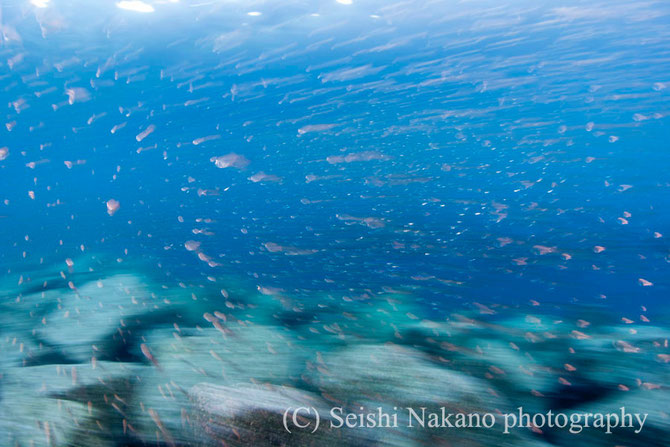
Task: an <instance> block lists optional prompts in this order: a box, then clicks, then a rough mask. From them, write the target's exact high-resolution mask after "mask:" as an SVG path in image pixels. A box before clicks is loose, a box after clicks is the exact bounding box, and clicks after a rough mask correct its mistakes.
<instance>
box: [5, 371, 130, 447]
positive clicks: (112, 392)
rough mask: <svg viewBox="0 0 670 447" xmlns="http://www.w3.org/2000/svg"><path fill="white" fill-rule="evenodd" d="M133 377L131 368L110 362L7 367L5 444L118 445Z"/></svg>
mask: <svg viewBox="0 0 670 447" xmlns="http://www.w3.org/2000/svg"><path fill="white" fill-rule="evenodd" d="M133 373H134V369H133V367H132V366H130V365H124V364H121V363H107V362H99V363H98V364H97V365H96V367H95V368H93V367H92V365H90V364H89V365H43V366H34V367H27V368H20V367H14V368H8V369H6V370H5V371H4V372H3V374H2V380H1V381H0V389H1V391H2V393H1V396H2V397H1V400H0V433H1V435H0V445H8V446H10V445H12V446H13V445H19V446H30V445H34V446H65V445H80V446H84V445H96V446H97V445H100V446H107V445H108V446H114V445H116V444H115V439H120V438H122V437H123V422H122V420H123V413H124V412H125V411H127V408H126V403H127V402H128V399H129V396H130V393H131V391H132V377H133Z"/></svg>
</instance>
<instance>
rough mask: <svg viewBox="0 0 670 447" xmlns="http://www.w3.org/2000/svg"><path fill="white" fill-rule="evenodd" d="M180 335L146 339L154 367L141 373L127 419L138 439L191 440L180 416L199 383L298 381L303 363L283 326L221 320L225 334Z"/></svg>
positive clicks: (159, 332) (163, 334) (165, 333)
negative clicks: (227, 322)
mask: <svg viewBox="0 0 670 447" xmlns="http://www.w3.org/2000/svg"><path fill="white" fill-rule="evenodd" d="M221 328H222V329H223V328H224V326H221ZM181 334H182V335H179V332H177V331H167V330H156V331H153V332H152V333H150V334H148V335H147V337H146V338H147V340H146V346H147V348H148V349H149V350H150V352H151V355H152V356H153V358H154V359H155V361H156V363H157V365H158V366H156V367H155V366H151V367H150V368H149V371H147V372H146V373H145V374H143V376H142V378H141V382H140V383H139V388H138V390H137V393H136V395H135V397H134V405H133V412H132V414H131V415H130V418H131V420H132V421H133V425H134V426H135V428H136V430H137V432H138V436H139V437H140V438H141V439H145V440H155V439H156V436H157V435H158V436H159V437H164V433H163V432H165V433H169V434H170V436H171V437H172V438H173V439H174V441H175V442H188V441H190V439H191V438H190V436H191V434H189V433H185V432H184V431H183V428H184V415H185V414H188V412H189V411H190V402H189V400H188V396H187V394H188V390H189V389H190V388H191V387H193V386H194V385H196V384H197V383H200V382H203V381H208V382H212V383H215V384H217V385H240V386H242V385H246V386H248V385H251V384H254V383H272V384H278V385H283V384H291V383H294V382H296V381H297V380H298V375H299V372H300V370H301V367H302V364H303V362H302V361H301V360H300V359H301V357H300V356H299V355H298V354H297V353H296V351H297V350H298V349H299V346H298V345H297V344H296V343H295V341H294V339H293V337H292V336H291V333H290V331H288V330H286V329H282V328H278V327H270V326H262V325H252V324H243V323H240V322H238V323H230V324H225V330H224V331H223V332H221V331H219V330H217V329H213V328H208V329H201V330H200V331H198V330H186V329H184V330H182V331H181ZM149 410H152V411H153V412H154V413H155V416H156V417H157V418H159V419H160V421H161V424H162V425H163V427H164V430H161V429H159V428H158V427H157V424H156V422H155V419H156V417H153V416H152V415H151V414H150V413H149Z"/></svg>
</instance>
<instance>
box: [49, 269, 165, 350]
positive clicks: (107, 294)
mask: <svg viewBox="0 0 670 447" xmlns="http://www.w3.org/2000/svg"><path fill="white" fill-rule="evenodd" d="M163 308H165V306H163V305H162V303H161V301H160V300H159V299H158V298H157V297H155V296H154V295H153V294H152V293H151V291H150V290H149V289H148V287H147V286H146V282H144V281H143V280H142V279H141V278H140V277H138V276H135V275H124V274H119V275H115V276H111V277H109V278H105V279H102V280H99V281H95V282H87V283H85V284H83V285H81V286H80V287H79V288H78V289H77V290H69V291H61V296H60V297H59V302H58V309H57V310H54V311H53V312H50V313H48V314H46V315H45V316H44V319H43V320H42V321H41V322H40V323H39V324H36V336H37V337H38V338H39V339H40V340H41V341H43V343H44V344H46V345H48V346H52V347H56V348H58V349H59V350H60V351H61V352H63V354H64V355H65V356H67V358H68V359H70V360H74V361H77V362H86V361H89V360H90V359H91V357H97V358H98V359H110V360H113V359H115V358H116V357H118V355H119V352H123V351H124V349H125V346H126V345H127V344H128V343H129V341H130V340H132V338H133V335H132V334H131V330H132V329H135V328H138V329H139V327H140V326H143V327H148V326H151V324H152V319H153V320H156V319H158V317H159V315H160V314H159V311H160V310H161V309H163Z"/></svg>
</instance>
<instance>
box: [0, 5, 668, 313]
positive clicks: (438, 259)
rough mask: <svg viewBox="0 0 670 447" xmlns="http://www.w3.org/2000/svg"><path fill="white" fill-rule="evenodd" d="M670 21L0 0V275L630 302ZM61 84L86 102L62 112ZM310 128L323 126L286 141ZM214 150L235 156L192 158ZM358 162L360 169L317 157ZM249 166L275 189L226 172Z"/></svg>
mask: <svg viewBox="0 0 670 447" xmlns="http://www.w3.org/2000/svg"><path fill="white" fill-rule="evenodd" d="M255 10H258V11H259V12H261V13H262V15H260V16H249V15H247V12H248V11H255ZM669 12H670V9H668V7H667V4H665V3H664V2H649V3H643V4H636V3H632V2H621V1H618V2H608V3H602V4H599V3H595V4H594V3H593V2H586V3H585V2H569V4H565V5H563V6H561V7H553V6H552V5H550V4H549V3H547V2H522V1H518V2H508V3H506V4H498V3H491V2H468V3H451V2H422V3H421V4H419V3H412V4H409V3H408V4H403V3H398V4H385V3H383V2H361V3H360V4H359V3H358V2H357V3H355V4H352V5H344V4H338V3H335V2H333V3H330V2H324V3H316V4H302V3H290V2H288V3H284V2H282V3H278V4H266V3H263V2H259V3H254V4H243V3H237V2H226V3H219V2H202V3H201V4H197V3H196V2H180V3H174V4H169V3H167V4H158V5H156V6H155V12H154V13H150V14H143V13H137V12H134V11H127V10H123V9H120V8H117V7H115V5H114V4H113V3H102V4H95V5H91V4H88V3H76V2H58V1H53V2H51V3H50V4H48V7H47V8H36V7H34V6H32V5H30V4H27V3H26V2H16V1H10V2H4V3H3V5H2V23H3V30H5V31H4V33H5V40H4V43H3V45H2V48H1V57H0V59H2V86H3V89H2V97H3V102H4V103H6V104H8V107H7V109H6V112H5V116H4V117H3V119H4V122H6V123H14V124H11V125H12V126H13V127H12V128H11V131H8V130H7V128H5V129H2V131H1V132H2V144H1V146H3V147H7V148H8V149H9V156H8V157H7V158H6V159H5V160H3V161H2V162H0V166H1V168H2V171H1V172H2V176H1V178H0V182H1V186H2V187H1V191H2V199H3V200H4V201H5V203H4V204H3V205H1V208H0V213H1V214H2V215H4V216H6V217H5V218H4V219H2V221H1V224H2V236H1V237H2V244H3V247H5V249H3V250H2V252H1V253H0V256H1V261H2V264H3V268H4V269H5V270H6V272H7V273H8V274H9V275H10V276H14V277H16V276H17V275H20V274H21V270H22V268H23V266H25V265H27V264H35V263H37V262H39V260H40V259H43V260H44V262H46V263H57V262H63V260H64V259H65V258H68V257H72V256H74V255H75V254H79V253H80V248H79V247H80V245H82V244H83V245H84V246H85V252H86V253H104V254H105V255H107V256H109V257H111V259H116V258H121V259H137V260H144V261H146V262H147V263H148V264H149V265H151V266H155V265H156V264H157V263H160V264H161V266H162V267H161V269H159V270H162V271H163V272H164V273H165V274H170V275H171V277H173V278H191V279H193V278H202V277H204V276H210V275H213V276H217V275H219V274H222V273H226V274H234V275H236V276H240V277H246V278H247V279H249V281H250V283H252V284H261V285H263V286H272V287H280V288H283V289H285V290H290V291H292V292H294V293H300V292H305V293H308V292H318V291H323V290H338V291H347V293H351V294H360V293H365V290H373V291H377V290H381V289H382V288H384V287H392V288H397V287H405V288H412V289H415V290H417V292H416V293H417V295H418V296H419V297H421V299H425V300H426V301H427V302H429V303H434V304H431V305H434V306H435V307H437V308H439V307H441V306H448V305H449V303H451V302H455V301H465V302H469V301H473V300H475V301H479V302H492V303H508V304H509V303H512V304H514V303H525V302H527V301H528V300H530V299H535V300H540V301H544V302H555V303H569V302H572V301H573V300H577V301H580V302H587V303H592V302H594V303H599V302H601V301H602V298H601V297H600V296H601V295H604V296H606V297H607V303H608V305H611V306H623V307H630V306H634V307H637V306H638V305H639V304H641V303H644V304H647V305H648V306H649V307H650V311H652V312H653V311H655V310H658V308H659V307H662V306H664V305H665V304H664V302H665V298H666V297H667V296H668V279H667V278H668V276H667V274H666V273H667V268H668V262H669V259H670V258H669V256H670V250H669V247H668V243H667V238H668V233H669V232H670V230H668V228H669V225H668V223H669V219H668V217H669V214H668V212H667V209H668V206H669V205H670V194H669V191H668V188H669V184H670V183H669V179H668V176H667V167H668V166H669V161H670V153H669V152H668V151H667V138H668V130H667V129H668V127H667V119H668V118H667V114H668V113H669V111H668V107H667V104H668V91H670V90H669V89H668V88H666V87H668V86H669V85H668V82H669V81H670V79H668V73H670V59H669V58H668V56H670V51H669V49H670V47H668V44H667V42H668V40H667V37H668V29H670V28H668V13H669ZM312 14H318V16H313V15H312ZM12 59H17V60H15V61H12ZM73 87H74V88H79V89H84V90H83V92H84V93H83V94H84V95H85V96H86V97H85V98H83V99H84V100H82V101H80V100H79V98H76V99H75V101H74V103H73V104H69V103H68V102H67V101H68V96H67V93H66V90H67V89H69V88H73ZM39 92H45V93H43V94H40V93H39ZM37 95H39V96H37ZM15 101H24V104H23V105H19V106H18V107H16V108H15V107H13V105H12V103H13V102H15ZM187 101H193V103H192V104H189V105H185V104H186V103H187ZM92 116H93V120H92V122H90V123H89V124H87V120H89V118H91V117H92ZM120 124H125V127H123V128H121V129H120V130H118V132H115V133H114V134H112V133H110V130H111V129H112V128H113V127H114V126H115V125H120ZM320 124H328V125H332V127H331V128H329V129H325V130H320V131H313V132H307V133H304V134H300V133H299V129H301V128H303V127H304V126H309V125H320ZM149 125H153V126H155V131H154V132H153V133H152V134H150V135H149V136H147V137H146V138H145V139H144V140H143V141H141V142H138V141H137V140H136V138H135V137H136V135H138V134H139V133H140V132H141V131H142V130H144V129H146V128H147V126H149ZM207 136H214V137H215V138H216V139H211V140H208V141H205V142H203V143H201V144H198V145H193V144H192V142H193V140H195V139H197V138H201V137H207ZM141 148H144V150H141V151H140V152H139V153H138V150H140V149H141ZM231 152H232V153H236V154H240V155H242V156H244V157H246V159H248V160H249V162H250V163H249V165H248V166H247V167H245V168H243V169H236V168H227V169H217V167H216V166H215V165H214V164H213V163H212V162H211V161H210V158H211V157H215V156H222V155H225V154H228V153H231ZM363 152H371V153H373V154H374V156H373V157H372V158H373V159H372V160H367V161H355V160H353V161H351V160H350V161H349V162H346V161H342V162H340V163H330V162H328V161H327V160H328V158H327V157H336V156H338V155H343V156H346V154H357V153H363ZM354 158H355V157H354ZM375 158H376V159H375ZM77 160H82V161H83V162H85V164H81V165H77V164H76V161H77ZM331 160H332V159H331ZM65 161H71V162H73V163H75V165H74V166H72V167H71V168H68V167H67V166H66V165H65V164H64V162H65ZM31 162H34V163H35V164H36V165H35V166H34V168H30V167H27V166H26V164H27V163H31ZM258 172H263V173H265V174H267V175H273V176H276V178H273V179H271V180H273V181H266V182H258V183H255V182H253V181H250V180H249V177H251V176H252V175H254V174H256V173H258ZM306 176H316V177H315V178H316V179H315V180H312V181H309V179H308V178H306ZM620 185H630V186H631V187H630V189H626V190H623V189H624V188H626V186H624V187H622V186H620ZM198 190H206V192H205V193H204V194H203V193H202V192H201V194H200V195H199V194H198ZM29 191H34V194H35V198H34V199H31V198H30V197H29V195H28V192H29ZM109 199H114V200H117V201H119V203H120V209H119V211H118V212H117V213H116V214H115V215H114V216H109V215H107V213H106V207H105V202H106V201H107V200H109ZM624 213H630V217H629V218H626V217H624ZM338 215H339V216H345V218H346V216H353V217H355V218H359V219H360V218H368V217H371V218H374V219H376V220H375V221H374V222H377V224H373V227H372V228H371V227H369V226H367V225H365V223H364V222H362V221H360V220H342V219H338V217H337V216H338ZM178 216H181V217H182V218H183V222H179V221H178ZM198 218H202V219H211V220H212V221H211V222H209V223H198V222H196V219H198ZM618 218H624V219H626V221H627V222H628V223H627V224H625V225H623V224H622V223H621V221H619V220H618ZM194 228H199V229H206V230H207V232H210V233H211V235H206V236H204V235H202V234H200V235H195V234H193V232H192V230H193V229H194ZM241 230H244V233H243V232H242V231H241ZM655 232H658V233H660V234H661V235H662V237H654V233H655ZM498 238H509V243H508V244H506V245H504V246H501V245H502V244H501V243H500V241H499V240H498ZM187 240H196V241H200V242H201V243H202V245H201V250H202V251H203V252H205V253H206V254H207V255H208V256H211V257H212V258H213V259H214V260H215V261H216V262H217V263H218V264H220V265H218V266H216V267H213V268H212V267H209V266H207V264H205V263H203V262H202V261H200V260H199V259H198V258H197V257H196V256H195V254H194V253H192V252H188V251H186V250H185V249H184V247H183V244H184V242H185V241H187ZM60 241H62V244H61V242H60ZM268 242H270V243H275V244H279V245H281V246H289V247H294V248H296V249H298V250H307V251H310V250H311V251H313V253H312V254H302V255H296V256H291V255H290V254H289V255H287V254H286V251H278V252H270V251H268V250H267V249H266V248H265V247H264V244H265V243H268ZM536 245H541V246H546V247H555V249H554V250H555V251H554V252H552V253H548V254H545V255H539V254H538V253H537V249H533V247H534V246H536ZM596 245H598V246H603V247H605V248H606V250H605V251H604V252H602V253H594V251H593V247H594V246H596ZM166 248H167V250H166ZM125 250H127V253H126V252H125ZM24 252H25V256H24V255H23V254H24ZM564 253H565V254H567V255H569V256H570V257H571V259H565V258H566V256H562V254H564ZM515 260H520V261H515ZM518 264H523V265H518ZM639 278H643V279H645V280H648V281H650V282H652V283H653V286H650V287H640V285H639V281H638V279H639ZM445 281H447V282H445Z"/></svg>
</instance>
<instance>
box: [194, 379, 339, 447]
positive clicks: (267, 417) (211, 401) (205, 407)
mask: <svg viewBox="0 0 670 447" xmlns="http://www.w3.org/2000/svg"><path fill="white" fill-rule="evenodd" d="M189 399H190V400H191V402H192V403H193V408H194V412H193V414H194V430H195V432H196V433H197V435H196V436H197V438H198V439H199V440H200V442H201V443H202V444H203V445H215V444H216V445H221V444H225V445H228V446H231V447H233V446H240V447H242V446H249V445H258V446H269V445H283V446H336V445H345V440H344V437H343V435H344V432H342V433H337V432H336V430H334V429H332V428H331V427H330V423H329V420H328V410H327V407H326V405H325V402H323V400H321V399H319V398H318V397H316V396H314V395H313V394H311V393H308V392H305V391H301V390H298V389H295V388H290V387H279V386H254V385H243V386H236V387H227V386H219V385H212V384H210V383H200V384H197V385H195V386H194V387H192V388H191V390H190V391H189ZM297 408H303V409H305V410H304V411H301V412H300V416H299V419H298V421H299V424H301V425H302V426H308V427H309V428H308V429H299V428H298V427H295V426H293V425H292V423H293V421H292V415H291V414H289V416H287V419H286V426H285V425H284V424H285V419H284V413H285V412H286V411H287V410H289V411H290V409H297ZM307 409H309V410H307ZM317 412H318V414H319V416H318V418H317V415H316V413H317ZM317 423H318V426H317ZM287 427H288V430H287ZM289 430H290V431H289Z"/></svg>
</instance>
